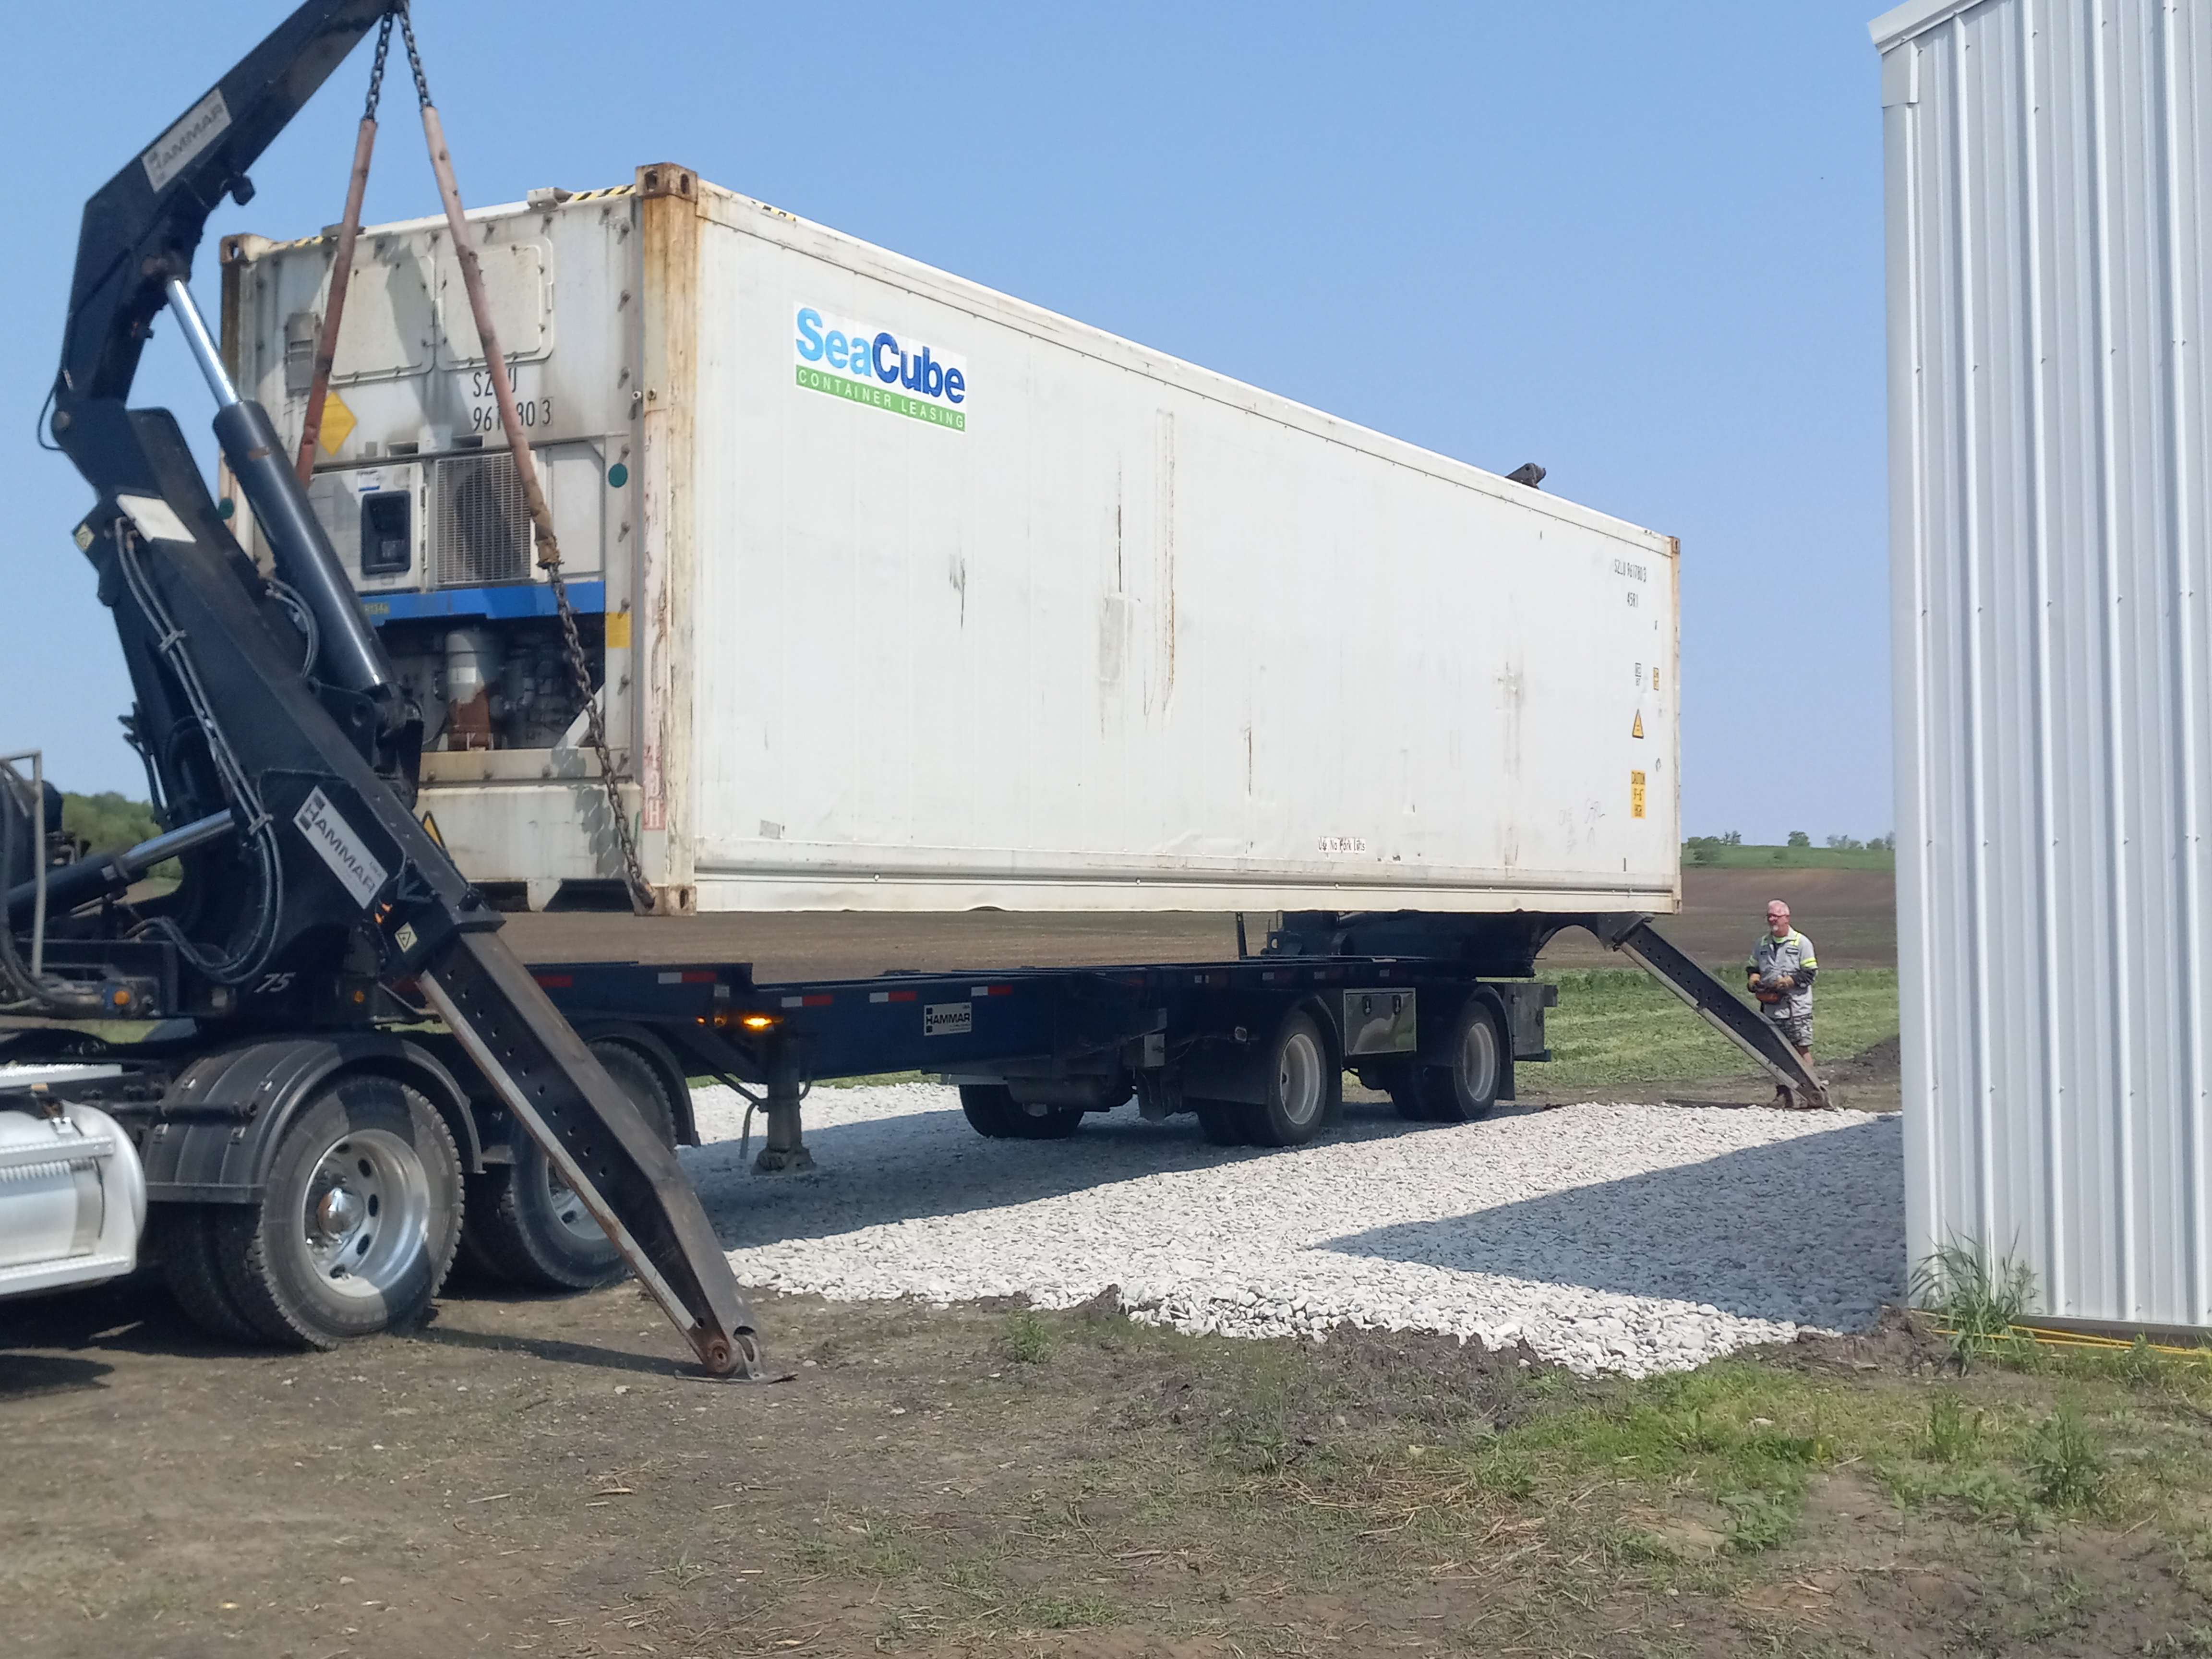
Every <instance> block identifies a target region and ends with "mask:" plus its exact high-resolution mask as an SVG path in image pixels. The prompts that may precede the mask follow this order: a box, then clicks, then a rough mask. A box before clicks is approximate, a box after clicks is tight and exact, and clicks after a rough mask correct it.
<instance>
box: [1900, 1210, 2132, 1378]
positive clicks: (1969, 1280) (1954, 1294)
mask: <svg viewBox="0 0 2212 1659" xmlns="http://www.w3.org/2000/svg"><path fill="white" fill-rule="evenodd" d="M1912 1297H1913V1300H1914V1302H1916V1303H1917V1304H1918V1305H1919V1306H1921V1307H1923V1308H1925V1309H1927V1310H1929V1312H1931V1313H1935V1314H1937V1315H1940V1316H1942V1318H1943V1320H1944V1321H1945V1322H1946V1323H1948V1325H1949V1326H1950V1327H1951V1335H1950V1341H1951V1352H1953V1353H1954V1354H1955V1355H1956V1356H1957V1357H1958V1360H1959V1364H1960V1367H1961V1368H1964V1367H1965V1366H1966V1364H1968V1363H1969V1362H1971V1361H1972V1360H1975V1359H1978V1358H1999V1359H2008V1358H2019V1357H2020V1356H2021V1354H2023V1353H2025V1352H2027V1351H2028V1345H2027V1340H2026V1339H2023V1338H2021V1336H2020V1335H2019V1334H2016V1333H2015V1330H2014V1329H2013V1328H2014V1326H2015V1325H2016V1324H2018V1323H2019V1322H2020V1321H2021V1319H2022V1318H2024V1317H2025V1316H2026V1315H2027V1309H2028V1304H2030V1303H2032V1302H2033V1301H2034V1299H2035V1274H2034V1273H2033V1271H2032V1270H2031V1269H2029V1268H2027V1267H2023V1266H2021V1264H2020V1263H2019V1262H2017V1261H2010V1260H2007V1261H1997V1262H1992V1261H1990V1260H1989V1259H1988V1257H1987V1256H1986V1255H1984V1253H1983V1252H1982V1251H1981V1250H1980V1249H1978V1247H1976V1246H1975V1245H1973V1244H1972V1243H1966V1242H1964V1241H1954V1242H1953V1243H1949V1244H1946V1245H1944V1246H1943V1247H1942V1249H1939V1250H1937V1251H1936V1253H1935V1254H1934V1255H1930V1256H1929V1258H1928V1260H1927V1261H1923V1262H1922V1263H1921V1264H1920V1266H1919V1267H1918V1268H1917V1270H1916V1271H1915V1272H1914V1273H1913V1275H1912ZM2144 1352H2146V1353H2147V1352H2148V1348H2145V1349H2144Z"/></svg>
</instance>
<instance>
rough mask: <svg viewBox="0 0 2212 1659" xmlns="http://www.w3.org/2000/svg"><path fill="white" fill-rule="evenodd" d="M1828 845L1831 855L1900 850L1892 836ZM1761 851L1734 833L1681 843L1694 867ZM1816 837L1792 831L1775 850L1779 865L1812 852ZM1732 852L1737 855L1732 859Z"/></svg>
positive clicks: (1833, 839)
mask: <svg viewBox="0 0 2212 1659" xmlns="http://www.w3.org/2000/svg"><path fill="white" fill-rule="evenodd" d="M1826 848H1827V850H1828V851H1830V852H1832V853H1889V854H1894V853H1895V852H1896V851H1897V836H1895V835H1894V834H1890V835H1887V836H1873V837H1871V838H1870V839H1869V840H1866V841H1861V840H1859V839H1858V838H1857V836H1829V837H1827V840H1826ZM1758 850H1759V849H1757V848H1744V844H1743V836H1742V835H1741V832H1739V831H1737V830H1734V829H1731V830H1729V832H1728V833H1727V834H1726V835H1724V836H1691V837H1690V838H1689V839H1688V840H1687V841H1685V842H1683V843H1682V856H1683V859H1684V860H1686V862H1688V863H1691V864H1737V863H1741V862H1743V861H1744V859H1745V855H1746V854H1750V853H1755V852H1757V851H1758ZM1813 850H1814V848H1813V837H1812V836H1810V835H1809V834H1808V833H1807V832H1806V831H1804V830H1802V829H1792V830H1791V831H1790V839H1789V841H1788V842H1786V843H1785V844H1784V845H1783V846H1781V847H1778V848H1774V849H1773V854H1774V858H1775V860H1776V861H1777V862H1783V861H1786V860H1787V859H1788V857H1789V855H1790V854H1791V853H1794V852H1799V851H1802V852H1807V853H1809V852H1812V851H1813ZM1731 852H1735V853H1736V854H1737V855H1736V856H1735V857H1731V856H1729V854H1731Z"/></svg>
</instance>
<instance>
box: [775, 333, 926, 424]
mask: <svg viewBox="0 0 2212 1659" xmlns="http://www.w3.org/2000/svg"><path fill="white" fill-rule="evenodd" d="M797 324H798V334H797V336H796V337H795V338H793V341H792V347H793V349H794V350H795V351H797V352H798V354H799V385H800V386H804V387H805V388H806V389H807V390H808V391H810V392H828V393H829V395H830V396H832V397H835V398H844V399H846V400H847V401H848V402H849V403H860V404H868V405H869V406H870V407H871V408H874V409H887V410H890V411H891V412H892V413H893V414H895V415H905V416H910V417H911V418H912V419H915V420H917V421H926V422H928V423H929V424H930V425H932V426H941V427H946V428H950V429H951V430H952V431H954V432H965V431H966V430H967V429H968V411H967V410H966V409H965V408H963V404H966V403H967V401H968V395H969V393H968V360H967V359H966V358H964V357H957V356H952V355H951V354H950V353H947V352H943V351H939V349H937V348H936V347H935V346H929V345H911V346H910V345H902V344H901V343H899V338H898V336H896V334H893V333H892V332H891V331H890V330H889V329H886V328H877V327H874V326H873V325H869V324H865V323H856V322H854V321H851V320H850V319H846V318H842V317H836V316H831V315H829V314H828V313H823V312H821V311H817V310H816V309H815V308H814V307H812V306H801V307H799V315H798V318H797Z"/></svg>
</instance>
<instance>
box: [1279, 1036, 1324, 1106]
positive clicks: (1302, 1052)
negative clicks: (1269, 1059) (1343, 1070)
mask: <svg viewBox="0 0 2212 1659" xmlns="http://www.w3.org/2000/svg"><path fill="white" fill-rule="evenodd" d="M1321 1096H1322V1054H1321V1042H1320V1039H1318V1038H1317V1037H1316V1036H1314V1034H1313V1033H1312V1032H1311V1031H1308V1030H1297V1031H1293V1032H1291V1036H1290V1039H1289V1040H1288V1041H1287V1042H1285V1043H1284V1044H1283V1048H1282V1052H1281V1053H1280V1054H1278V1055H1276V1057H1275V1098H1276V1100H1277V1101H1279V1103H1281V1105H1282V1109H1283V1116H1284V1117H1285V1119H1287V1120H1288V1121H1291V1122H1292V1123H1299V1124H1304V1123H1310V1122H1312V1121H1313V1120H1314V1115H1315V1114H1316V1113H1317V1112H1319V1111H1320V1110H1321Z"/></svg>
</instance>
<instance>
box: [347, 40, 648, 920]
mask: <svg viewBox="0 0 2212 1659" xmlns="http://www.w3.org/2000/svg"><path fill="white" fill-rule="evenodd" d="M395 15H397V16H398V20H399V33H400V38H401V40H403V41H404V43H405V44H406V47H407V62H408V64H409V65H410V67H411V68H412V69H413V70H414V72H415V93H416V97H417V98H418V99H420V100H421V101H422V131H423V136H424V137H427V138H428V140H429V142H430V166H431V168H432V170H433V171H434V172H435V173H436V174H437V176H438V193H439V195H440V196H441V197H443V198H444V200H445V204H446V222H447V226H448V228H450V229H451V231H452V234H453V255H454V258H456V259H457V260H458V261H459V264H460V268H461V284H462V286H463V287H464V288H465V289H467V290H468V296H469V308H470V310H471V312H472V313H474V315H475V318H476V325H477V338H478V339H480V340H481V341H482V342H483V354H484V368H485V370H486V372H487V374H489V378H490V380H491V383H492V392H493V395H494V396H495V398H497V399H498V402H499V419H500V425H501V427H502V428H505V430H506V433H507V449H508V451H509V453H512V454H513V457H514V470H515V471H516V473H517V474H518V475H519V476H520V478H521V481H522V492H523V498H524V500H525V501H526V502H527V503H528V505H529V509H530V522H531V526H532V530H533V531H534V532H535V534H536V541H537V553H538V565H539V566H540V568H543V569H544V572H545V578H546V581H547V583H548V584H549V585H550V586H551V587H552V589H553V602H554V605H555V607H556V609H557V610H558V611H559V613H560V617H561V637H562V641H563V643H564V644H565V645H566V647H567V650H568V674H569V678H571V679H572V680H573V681H574V683H575V688H576V696H577V700H578V701H579V702H581V703H582V704H583V710H584V724H585V729H586V733H587V734H588V738H589V741H590V743H591V745H592V755H593V757H596V758H597V760H598V761H599V781H600V782H601V783H602V784H603V785H604V786H605V789H606V795H607V815H608V817H610V818H611V819H612V820H613V823H614V832H615V840H616V842H617V843H618V844H619V846H620V847H621V848H622V862H623V885H624V886H625V887H627V888H628V889H629V902H630V908H631V909H633V910H635V912H636V913H637V914H638V915H647V914H648V913H649V912H650V911H651V910H652V909H653V887H652V884H650V883H648V882H647V880H646V878H645V869H644V866H642V865H641V863H640V862H639V861H638V856H637V841H636V838H635V836H633V835H632V834H631V833H630V827H629V811H627V810H626V809H625V808H624V807H623V799H622V786H621V782H620V781H619V780H618V779H617V776H616V775H615V763H614V756H613V755H612V754H611V752H610V751H609V750H608V748H607V730H606V721H605V714H604V712H603V711H602V709H601V708H600V707H599V698H598V697H597V696H594V695H593V693H592V670H591V664H590V663H589V661H588V660H587V659H586V657H585V655H584V642H583V641H582V639H581V638H580V636H579V635H578V634H577V632H576V612H575V610H574V606H572V605H570V604H569V602H568V581H567V580H565V579H564V578H563V576H562V573H561V544H560V542H559V540H558V539H557V538H556V537H555V535H554V533H553V513H552V510H551V509H550V507H547V506H546V504H545V492H544V489H543V488H541V487H540V485H539V483H538V465H537V462H536V460H535V459H533V458H532V455H531V453H530V445H529V442H528V441H527V440H526V439H525V437H524V436H523V432H522V421H521V417H520V415H519V414H518V413H517V412H516V410H515V405H514V386H513V381H512V380H510V379H509V378H508V375H507V361H506V359H505V358H503V357H502V356H501V355H500V349H499V338H498V336H497V335H496V334H495V333H494V332H493V331H492V320H491V307H490V306H489V304H488V303H487V302H486V301H485V298H484V289H483V272H482V270H480V269H479V267H478V265H477V250H476V243H475V240H474V239H473V238H472V237H471V235H470V234H469V228H468V221H467V219H466V218H465V216H463V213H462V210H461V191H460V185H459V184H458V183H457V182H456V181H455V179H454V177H453V157H452V156H451V155H448V154H447V150H446V133H445V127H444V125H443V123H442V122H441V121H440V119H439V118H438V110H437V106H435V104H433V103H432V102H431V101H430V82H429V80H428V77H427V76H424V75H423V73H422V53H421V52H419V51H417V50H416V45H415V26H414V24H413V22H412V21H410V18H409V17H408V15H407V8H406V6H405V5H404V3H403V4H401V5H400V6H399V7H398V9H397V11H396V14H395ZM382 62H383V58H382V55H381V54H379V57H378V63H379V64H380V65H381V64H382Z"/></svg>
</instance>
